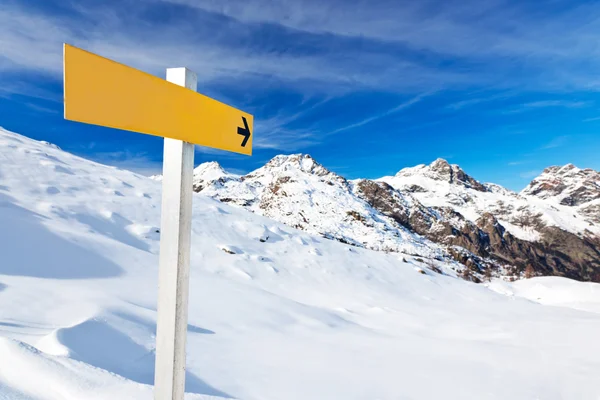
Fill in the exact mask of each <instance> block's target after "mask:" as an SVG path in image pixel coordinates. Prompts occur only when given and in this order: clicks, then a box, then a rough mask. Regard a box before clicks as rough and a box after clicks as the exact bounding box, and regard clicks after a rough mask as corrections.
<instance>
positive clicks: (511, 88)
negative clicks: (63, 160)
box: [0, 0, 600, 190]
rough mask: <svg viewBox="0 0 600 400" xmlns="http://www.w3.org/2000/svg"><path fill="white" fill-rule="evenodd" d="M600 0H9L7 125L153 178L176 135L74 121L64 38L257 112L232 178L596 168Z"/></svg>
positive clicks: (518, 182)
mask: <svg viewBox="0 0 600 400" xmlns="http://www.w3.org/2000/svg"><path fill="white" fill-rule="evenodd" d="M598 37H600V2H597V1H562V0H548V1H543V2H540V1H539V0H535V1H533V0H524V1H523V0H521V1H503V0H461V1H441V0H435V1H430V0H419V1H414V0H411V1H403V0H393V1H390V0H378V1H363V0H348V1H345V0H329V1H326V0H280V1H275V0H255V1H253V0H105V1H100V0H79V1H74V0H18V1H16V0H3V6H2V8H0V126H3V127H4V128H6V129H9V130H13V131H16V132H19V133H22V134H25V135H27V136H30V137H33V138H35V139H43V140H48V141H51V142H53V143H56V144H58V145H59V146H60V147H62V148H63V149H65V150H68V151H71V152H74V153H76V154H78V155H82V156H84V157H87V158H90V159H93V160H96V161H100V162H103V163H107V164H112V165H116V166H119V167H123V168H128V169H132V170H136V171H139V172H142V173H146V174H151V173H158V172H160V166H161V158H162V140H161V139H160V138H156V137H151V136H146V135H140V134H135V133H130V132H123V131H116V130H111V129H106V128H101V127H94V126H88V125H83V124H78V123H74V122H70V121H64V120H63V117H62V110H63V105H62V43H63V42H67V43H70V44H73V45H75V46H78V47H82V48H84V49H86V50H90V51H92V52H95V53H98V54H100V55H103V56H105V57H109V58H112V59H115V60H117V61H119V62H122V63H125V64H128V65H130V66H133V67H136V68H139V69H141V70H144V71H147V72H149V73H152V74H155V75H158V76H164V70H165V68H168V67H179V66H187V67H188V68H190V69H192V70H194V71H196V72H197V73H198V76H199V84H198V91H200V92H202V93H204V94H207V95H209V96H211V97H214V98H216V99H219V100H221V101H224V102H226V103H229V104H231V105H234V106H236V107H238V108H241V109H243V110H245V111H248V112H251V113H253V114H254V115H255V129H254V134H255V136H254V155H253V156H252V157H246V156H239V155H235V154H229V153H224V152H221V151H216V150H211V149H206V148H200V147H197V152H196V163H200V162H204V161H209V160H217V161H219V162H220V163H221V164H222V165H223V166H224V167H226V168H228V169H231V170H233V171H236V172H246V171H250V170H252V169H255V168H257V167H259V166H261V165H262V164H264V162H266V161H268V160H269V159H270V158H271V157H273V156H274V155H276V154H281V153H298V152H302V153H309V154H311V155H313V156H314V157H315V158H316V159H317V160H318V161H320V162H321V163H322V164H324V165H325V166H326V167H328V168H330V169H331V170H333V171H335V172H338V173H340V174H341V175H343V176H346V177H348V178H356V177H367V178H375V177H380V176H383V175H389V174H393V173H395V172H397V171H398V170H399V169H401V168H403V167H406V166H413V165H416V164H420V163H429V162H431V161H433V160H434V159H436V158H438V157H443V158H446V159H448V160H449V161H450V162H451V163H456V164H459V165H461V166H462V167H463V168H464V169H465V170H466V171H467V172H468V173H470V174H471V175H473V176H475V177H476V178H477V179H479V180H482V181H490V182H495V183H499V184H502V185H505V186H507V187H509V188H511V189H514V190H520V189H522V188H523V187H524V186H525V185H526V184H527V183H528V182H529V180H531V179H532V178H533V177H534V176H535V175H537V174H538V173H539V172H541V170H542V169H543V168H545V167H547V166H549V165H562V164H566V163H569V162H571V163H574V164H576V165H578V166H580V167H590V168H594V169H600V98H599V96H598V93H599V91H600V72H599V71H600V46H599V45H598Z"/></svg>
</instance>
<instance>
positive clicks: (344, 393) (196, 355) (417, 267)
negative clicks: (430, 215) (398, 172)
mask: <svg viewBox="0 0 600 400" xmlns="http://www.w3.org/2000/svg"><path fill="white" fill-rule="evenodd" d="M288 161H289V163H288ZM274 164H275V165H271V166H270V167H269V169H273V171H272V173H273V174H274V175H275V176H277V177H278V178H281V177H283V178H284V180H285V176H287V175H293V177H294V179H299V181H297V182H295V183H296V185H294V183H293V182H287V183H285V184H283V185H284V186H282V187H281V188H280V189H278V190H276V192H277V193H281V192H282V191H284V190H290V191H291V190H296V191H298V192H300V191H303V193H304V195H303V196H304V198H307V199H313V200H314V201H315V203H316V202H320V201H325V199H324V198H322V197H321V196H320V195H319V194H318V193H316V192H317V191H318V190H321V186H320V183H321V182H320V180H321V179H323V181H324V185H325V186H327V187H330V188H331V190H332V193H337V194H339V195H340V196H341V195H344V196H346V194H344V193H345V192H343V191H342V189H340V187H341V186H342V185H344V182H346V181H344V180H340V181H338V179H339V178H338V177H336V176H335V175H332V174H329V173H328V172H326V170H324V169H322V168H321V167H320V166H318V165H317V164H316V163H315V162H314V160H310V159H309V158H307V157H295V158H292V159H290V160H287V159H286V158H278V159H277V162H275V163H274ZM216 167H217V166H216V165H214V164H212V167H211V168H205V169H198V170H197V172H198V175H204V174H202V173H201V172H202V171H204V172H206V174H207V175H208V173H209V172H210V174H212V178H211V179H213V181H212V182H215V187H216V186H218V185H222V186H224V187H226V186H227V185H228V184H230V183H229V182H237V181H238V180H242V178H243V181H245V180H246V179H245V178H244V177H240V178H238V177H235V176H232V175H229V174H226V176H224V175H223V173H222V172H221V171H220V169H219V168H216ZM286 169H287V172H286ZM300 170H301V171H302V172H301V173H300V172H299V171H300ZM276 171H279V172H276ZM262 172H263V173H264V175H260V174H257V175H255V176H254V178H253V179H251V178H248V181H249V182H247V185H248V188H250V189H251V188H254V187H255V188H256V189H257V192H258V191H259V189H260V190H264V191H268V192H270V191H271V190H270V189H265V188H264V185H266V187H267V188H272V189H275V188H274V187H273V186H272V185H271V183H270V182H269V180H271V179H272V176H271V174H270V172H269V171H266V170H265V169H263V170H262ZM304 174H305V175H304ZM261 176H262V178H261ZM261 179H265V181H264V185H263V184H260V185H259V181H260V180H261ZM327 182H331V183H332V184H333V186H331V185H330V184H329V183H327ZM310 184H314V185H315V186H312V187H311V186H309V185H310ZM338 184H339V185H340V187H338V186H337V185H338ZM345 184H347V185H349V187H350V188H352V190H353V191H354V190H356V191H357V192H356V193H358V190H359V189H358V186H359V184H358V183H353V182H346V183H345ZM372 184H373V185H376V186H377V187H382V188H387V190H391V189H389V188H388V187H387V186H385V185H384V184H382V183H372ZM238 185H239V184H238ZM207 187H212V186H210V185H209V186H207ZM363 188H364V185H363ZM367 189H368V188H367ZM304 191H305V192H304ZM311 191H313V192H314V193H312V194H314V196H311ZM290 193H292V192H290ZM293 193H294V194H295V193H296V192H293ZM390 193H392V194H393V196H392V197H393V198H394V199H396V192H394V191H391V192H390ZM329 195H330V193H328V194H327V196H329ZM265 196H267V197H268V193H266V194H265ZM323 196H325V195H323ZM327 196H325V197H327ZM281 197H283V198H285V196H283V194H281ZM288 197H289V196H288ZM160 199H161V183H160V182H157V181H156V180H153V179H149V178H146V177H144V176H140V175H138V174H135V173H132V172H129V171H125V170H121V169H118V168H114V167H108V166H104V165H100V164H97V163H94V162H91V161H88V160H85V159H82V158H79V157H76V156H74V155H72V154H69V153H66V152H64V151H61V150H59V149H57V148H56V147H54V146H51V145H49V144H45V143H42V142H37V141H34V140H31V139H28V138H26V137H24V136H20V135H17V134H14V133H11V132H8V131H5V130H2V129H0V399H10V400H64V399H78V400H92V399H107V398H108V399H115V400H117V399H119V400H120V399H124V400H125V399H127V400H138V399H139V400H141V399H149V398H151V397H152V386H151V385H152V383H153V371H154V349H155V348H154V346H155V339H156V338H155V331H156V306H157V304H156V296H157V292H158V248H159V239H160V235H161V233H160V228H159V224H160V201H161V200H160ZM277 200H281V199H277ZM397 200H398V202H401V201H402V197H398V198H397ZM348 201H351V200H350V199H348ZM353 201H355V202H356V204H358V203H359V200H358V196H357V198H356V199H355V200H353ZM406 201H407V206H406V207H409V206H410V208H413V207H416V205H415V204H412V205H411V203H410V202H411V201H412V200H410V197H407V200H406ZM230 203H231V204H233V202H230ZM259 204H260V203H259ZM354 204H355V203H353V205H354ZM361 204H362V205H363V207H364V209H361V212H364V213H365V215H364V217H365V218H367V217H368V218H373V219H375V217H377V218H383V217H381V216H380V215H379V214H374V215H373V216H369V215H366V212H367V211H372V212H375V211H373V210H375V209H374V208H373V209H372V210H371V209H369V208H368V204H367V203H366V201H363V203H361ZM384 204H385V202H384ZM296 206H300V204H296ZM320 209H321V208H319V210H320ZM340 210H341V211H346V208H345V207H344V208H340ZM418 212H419V211H418V209H417V208H415V211H414V213H415V214H416V213H418ZM423 212H426V210H423ZM317 214H319V213H318V212H317ZM319 215H321V214H319ZM311 218H312V216H311ZM386 218H387V217H386ZM390 218H391V217H390ZM390 221H392V219H390V220H389V221H388V220H385V221H382V222H381V223H382V224H390V225H389V226H390V229H391V228H392V225H391V223H392V222H390ZM311 223H312V224H316V221H313V222H311ZM304 224H305V225H304V226H305V227H306V226H308V225H307V224H306V223H304ZM350 226H354V225H350ZM191 229H192V236H191V248H192V253H191V271H190V299H189V320H188V336H187V366H186V391H187V394H186V400H194V399H197V400H209V399H212V400H223V399H231V398H235V399H240V400H257V399H261V400H281V399H286V400H301V399H302V400H304V399H348V400H371V399H375V398H376V399H381V400H392V399H398V398H418V399H440V398H443V399H448V400H453V399H465V398H468V399H475V398H486V399H490V400H495V399H516V400H521V399H523V400H525V399H531V398H544V399H554V398H559V397H565V396H566V397H570V398H571V397H572V398H577V399H595V398H598V397H599V396H600V389H599V388H598V385H597V384H596V379H595V378H596V377H597V376H598V374H599V373H600V366H599V365H598V363H597V362H596V360H598V359H599V358H600V347H599V346H598V345H597V343H598V341H597V333H596V332H598V330H600V306H599V304H600V285H598V284H593V283H582V282H576V281H571V280H567V279H563V278H556V277H552V278H534V279H529V280H522V281H518V282H513V283H510V282H504V281H501V280H494V281H492V282H490V283H486V285H474V284H472V283H470V282H465V281H464V280H462V279H457V278H456V276H455V274H453V271H452V268H453V264H452V263H446V262H445V261H444V260H436V259H435V258H431V259H423V260H421V259H420V257H417V256H409V255H402V254H398V253H394V252H387V253H386V252H384V251H371V250H367V249H364V248H359V247H357V246H350V245H348V244H344V243H339V242H337V241H333V240H326V239H324V238H322V237H320V236H319V235H312V234H309V233H307V232H305V231H304V230H298V229H295V228H292V227H289V226H287V225H284V224H281V223H278V222H276V221H274V220H272V219H269V218H266V217H262V216H259V215H256V214H253V213H250V212H248V211H246V210H244V209H243V208H241V207H239V206H232V205H230V204H224V203H222V202H219V201H216V200H213V199H211V198H208V197H207V196H203V195H194V199H193V219H192V227H191ZM406 235H409V236H407V237H412V236H410V235H414V234H409V233H406ZM415 236H416V235H415ZM415 240H418V238H417V239H415ZM420 240H422V241H423V243H422V245H423V246H425V244H426V243H428V242H427V240H425V239H420ZM374 243H376V242H374ZM416 243H418V241H417V242H416ZM427 245H428V244H427ZM415 246H416V245H415ZM431 251H432V252H433V253H434V254H435V251H434V250H431ZM436 270H442V271H444V274H439V273H437V272H435V271H436ZM465 377H468V378H465ZM357 378H358V379H357ZM465 379H467V381H468V384H462V383H464V382H465ZM399 382H400V384H399ZM432 382H435V384H432Z"/></svg>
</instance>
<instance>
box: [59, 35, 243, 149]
mask: <svg viewBox="0 0 600 400" xmlns="http://www.w3.org/2000/svg"><path fill="white" fill-rule="evenodd" d="M64 85H65V87H64V90H65V119H68V120H71V121H78V122H85V123H88V124H94V125H102V126H107V127H111V128H117V129H123V130H127V131H134V132H140V133H146V134H149V135H155V136H162V137H168V138H172V139H179V140H183V141H186V142H189V143H194V144H199V145H202V146H207V147H213V148H216V149H222V150H227V151H231V152H235V153H241V154H247V155H251V154H252V136H253V135H252V132H253V131H252V129H253V126H252V124H253V121H254V119H253V116H252V115H250V114H247V113H245V112H243V111H240V110H238V109H235V108H233V107H231V106H228V105H227V104H224V103H221V102H219V101H217V100H214V99H211V98H210V97H207V96H204V95H202V94H199V93H197V92H195V91H193V90H189V89H186V88H185V87H182V86H178V85H176V84H174V83H171V82H168V81H166V80H163V79H160V78H158V77H156V76H154V75H150V74H147V73H145V72H142V71H139V70H136V69H134V68H131V67H128V66H126V65H123V64H119V63H117V62H115V61H112V60H109V59H106V58H104V57H100V56H98V55H96V54H93V53H90V52H87V51H85V50H81V49H79V48H77V47H73V46H70V45H68V44H65V47H64Z"/></svg>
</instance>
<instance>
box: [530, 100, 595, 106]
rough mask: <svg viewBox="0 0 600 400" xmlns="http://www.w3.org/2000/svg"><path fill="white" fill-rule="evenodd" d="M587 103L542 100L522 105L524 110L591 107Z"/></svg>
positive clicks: (589, 103) (590, 103)
mask: <svg viewBox="0 0 600 400" xmlns="http://www.w3.org/2000/svg"><path fill="white" fill-rule="evenodd" d="M592 104H593V103H592V102H589V101H571V100H542V101H533V102H530V103H524V104H523V107H526V108H546V107H562V108H582V107H587V106H590V105H592Z"/></svg>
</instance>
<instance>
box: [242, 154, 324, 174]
mask: <svg viewBox="0 0 600 400" xmlns="http://www.w3.org/2000/svg"><path fill="white" fill-rule="evenodd" d="M261 170H263V171H261ZM264 170H267V171H278V172H292V171H300V172H304V173H308V174H312V175H316V176H325V175H329V174H333V173H332V172H331V171H329V170H328V169H327V168H325V167H324V166H323V165H321V164H319V163H318V162H317V161H316V160H315V159H314V158H312V157H311V156H310V155H309V154H300V153H299V154H290V155H279V156H275V157H273V158H272V159H271V160H270V161H269V162H268V163H266V164H265V166H264V167H262V168H260V169H258V170H257V171H255V172H253V173H252V174H251V175H254V174H257V173H258V171H261V172H264Z"/></svg>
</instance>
